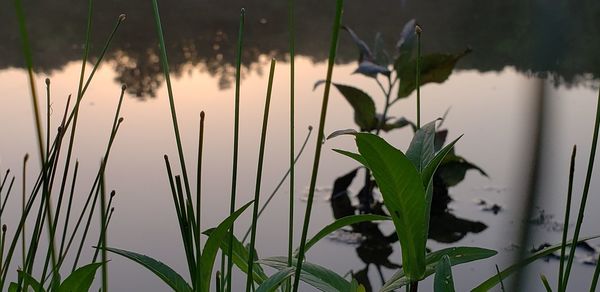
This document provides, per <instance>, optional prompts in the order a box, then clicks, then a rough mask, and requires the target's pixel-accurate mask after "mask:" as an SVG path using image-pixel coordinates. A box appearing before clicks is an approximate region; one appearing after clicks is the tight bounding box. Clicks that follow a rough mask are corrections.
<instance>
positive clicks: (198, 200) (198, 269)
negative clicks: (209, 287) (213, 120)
mask: <svg viewBox="0 0 600 292" xmlns="http://www.w3.org/2000/svg"><path fill="white" fill-rule="evenodd" d="M204 118H205V114H204V111H202V112H200V127H199V129H198V163H197V171H196V232H195V235H196V238H195V241H196V282H197V283H199V282H200V278H201V275H202V273H201V271H202V261H201V258H202V253H201V251H202V243H201V239H200V233H201V231H202V227H201V224H200V222H201V217H202V216H201V215H202V152H203V150H204Z"/></svg>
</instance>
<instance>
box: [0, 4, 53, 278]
mask: <svg viewBox="0 0 600 292" xmlns="http://www.w3.org/2000/svg"><path fill="white" fill-rule="evenodd" d="M14 3H15V10H16V15H17V19H18V24H19V31H20V36H21V41H22V51H23V55H24V58H25V64H26V66H27V75H28V79H29V87H30V91H31V102H32V105H33V111H34V120H35V128H36V138H37V142H38V150H39V157H40V166H41V168H42V174H43V176H42V181H43V185H44V187H43V190H42V191H43V196H42V202H45V214H46V216H47V217H48V231H49V234H50V239H49V246H50V251H51V258H52V264H53V266H55V265H56V251H55V248H54V242H53V240H52V229H53V228H52V222H51V221H50V218H52V215H51V212H52V210H51V202H50V193H49V189H48V160H46V158H47V156H46V153H45V152H44V146H43V140H42V125H41V120H40V110H39V106H38V98H37V93H36V85H35V76H34V72H33V58H32V53H31V45H30V43H29V35H28V33H27V27H26V21H25V12H24V11H23V7H22V4H21V1H20V0H15V1H14ZM48 143H49V142H48ZM38 218H39V217H38ZM39 229H41V226H40V228H39ZM39 229H37V230H38V234H39V233H40V232H39ZM34 230H36V229H34ZM16 238H18V236H16ZM37 240H38V239H37V238H36V237H35V236H34V238H33V240H32V242H34V244H33V246H32V247H33V249H32V251H33V252H32V254H35V251H36V250H37V242H35V241H37ZM32 258H33V257H32ZM32 268H33V259H32V260H31V261H30V262H27V260H26V265H25V267H24V269H25V271H26V272H28V273H29V274H31V270H32ZM2 284H3V283H2ZM2 284H0V289H2V287H1V286H3V285H2Z"/></svg>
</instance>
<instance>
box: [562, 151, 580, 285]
mask: <svg viewBox="0 0 600 292" xmlns="http://www.w3.org/2000/svg"><path fill="white" fill-rule="evenodd" d="M576 155H577V146H576V145H573V151H572V152H571V163H570V167H569V186H568V190H567V206H566V208H565V221H564V223H563V234H562V246H561V248H560V266H559V269H558V291H559V292H560V291H564V290H562V287H563V276H564V271H565V250H566V247H567V234H568V232H569V218H570V217H571V201H572V197H573V196H572V195H573V178H574V174H575V157H576Z"/></svg>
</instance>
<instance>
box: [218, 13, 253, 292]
mask: <svg viewBox="0 0 600 292" xmlns="http://www.w3.org/2000/svg"><path fill="white" fill-rule="evenodd" d="M245 15H246V9H244V8H242V9H241V10H240V24H239V31H238V40H237V50H236V61H235V100H234V118H233V119H234V121H233V163H232V164H233V167H232V170H231V198H230V206H229V216H231V215H232V214H233V212H235V197H236V190H237V171H238V165H237V164H238V144H239V126H240V86H241V76H242V72H241V71H242V49H243V45H244V22H245ZM255 204H256V202H255ZM234 226H235V224H231V228H230V229H229V246H233V236H234ZM232 268H233V249H232V248H230V249H229V252H228V254H227V271H226V273H225V275H224V276H225V278H224V279H223V281H224V282H225V283H224V284H225V286H226V287H227V289H226V290H225V291H229V292H231V270H232Z"/></svg>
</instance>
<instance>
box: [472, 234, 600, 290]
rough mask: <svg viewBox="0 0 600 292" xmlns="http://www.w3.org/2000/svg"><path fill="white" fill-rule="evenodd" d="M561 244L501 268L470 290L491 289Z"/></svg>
mask: <svg viewBox="0 0 600 292" xmlns="http://www.w3.org/2000/svg"><path fill="white" fill-rule="evenodd" d="M596 238H600V235H596V236H589V237H584V238H582V239H580V240H579V241H577V243H579V242H584V241H588V240H592V239H596ZM572 244H573V241H569V242H568V243H566V245H567V246H569V245H572ZM561 246H562V244H556V245H553V246H551V247H548V248H545V249H543V250H540V251H538V252H536V253H534V254H532V255H531V256H529V257H528V258H525V259H524V260H523V261H521V262H518V263H516V264H513V265H512V266H510V267H508V268H506V269H504V270H502V271H501V272H500V273H498V274H496V275H493V276H492V277H490V278H489V279H487V280H485V281H484V282H483V283H481V284H479V286H477V287H475V288H473V289H472V290H471V292H485V291H488V290H490V289H492V288H493V287H494V286H496V285H498V283H500V281H501V280H504V279H506V277H508V276H510V275H511V274H512V273H514V272H516V271H517V270H519V269H520V268H523V267H525V266H527V265H529V264H530V263H532V262H534V261H536V260H539V259H541V258H544V257H545V256H547V255H549V254H552V253H553V252H555V251H557V250H560V248H561Z"/></svg>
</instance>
